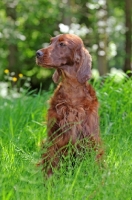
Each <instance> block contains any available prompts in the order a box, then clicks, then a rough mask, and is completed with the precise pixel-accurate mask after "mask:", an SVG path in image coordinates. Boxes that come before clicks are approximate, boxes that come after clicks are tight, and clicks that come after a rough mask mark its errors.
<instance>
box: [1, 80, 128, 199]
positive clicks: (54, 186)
mask: <svg viewBox="0 0 132 200" xmlns="http://www.w3.org/2000/svg"><path fill="white" fill-rule="evenodd" d="M93 85H94V88H95V89H96V91H97V95H98V99H99V102H100V110H99V112H100V127H101V136H102V138H103V141H104V146H105V158H104V159H105V163H106V168H105V169H100V168H99V167H98V166H97V165H96V164H95V162H94V154H93V155H92V156H91V157H89V156H87V155H86V156H85V158H84V159H83V160H82V162H77V163H76V164H75V167H74V170H73V169H72V166H71V165H72V164H71V160H70V159H69V158H67V160H66V165H67V167H65V166H64V165H65V164H62V166H61V168H60V170H59V171H56V172H55V174H54V175H53V176H52V177H51V178H50V179H49V180H46V179H44V178H43V175H42V172H41V169H40V168H37V167H36V165H35V164H36V162H37V161H38V160H39V158H40V154H41V150H40V143H41V140H42V139H43V138H45V137H46V131H47V130H46V123H45V121H46V112H47V108H48V103H47V99H49V98H50V96H51V94H49V93H43V95H40V94H38V95H34V96H33V95H28V96H26V95H23V96H21V98H17V99H10V98H8V99H2V98H0V199H2V200H10V199H13V200H16V199H17V200H19V199H20V200H26V199H27V200H30V199H31V200H37V199H39V200H41V199H44V200H61V199H62V200H81V199H82V200H88V199H97V200H98V199H99V200H100V199H101V200H107V199H108V200H118V199H119V200H125V199H127V200H131V199H132V153H131V152H132V80H131V79H129V80H126V79H125V80H122V81H120V82H116V78H111V77H107V78H106V79H105V80H103V81H98V82H94V83H93Z"/></svg>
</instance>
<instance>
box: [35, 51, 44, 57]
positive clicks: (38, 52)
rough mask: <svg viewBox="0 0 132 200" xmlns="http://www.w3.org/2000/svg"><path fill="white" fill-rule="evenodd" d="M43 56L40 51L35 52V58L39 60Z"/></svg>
mask: <svg viewBox="0 0 132 200" xmlns="http://www.w3.org/2000/svg"><path fill="white" fill-rule="evenodd" d="M43 55H44V53H43V52H42V51H40V50H38V51H37V52H36V56H37V58H39V57H41V56H43Z"/></svg>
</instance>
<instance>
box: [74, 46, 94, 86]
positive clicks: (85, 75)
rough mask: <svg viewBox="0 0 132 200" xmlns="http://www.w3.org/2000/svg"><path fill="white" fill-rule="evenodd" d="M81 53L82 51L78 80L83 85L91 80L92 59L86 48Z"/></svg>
mask: <svg viewBox="0 0 132 200" xmlns="http://www.w3.org/2000/svg"><path fill="white" fill-rule="evenodd" d="M80 51H81V57H80V62H79V68H78V70H77V80H78V81H79V82H80V83H81V84H83V83H85V82H86V81H87V80H89V79H90V78H91V75H92V73H91V63H92V58H91V56H90V54H89V52H88V51H87V50H86V49H85V48H84V47H82V48H81V50H80ZM79 56H80V53H79Z"/></svg>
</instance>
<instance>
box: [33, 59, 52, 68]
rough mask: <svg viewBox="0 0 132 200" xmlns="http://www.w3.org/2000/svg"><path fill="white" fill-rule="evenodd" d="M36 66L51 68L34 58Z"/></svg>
mask: <svg viewBox="0 0 132 200" xmlns="http://www.w3.org/2000/svg"><path fill="white" fill-rule="evenodd" d="M36 64H37V65H38V66H41V67H44V68H53V67H52V66H51V65H50V64H49V63H43V62H42V61H41V60H40V59H38V58H36Z"/></svg>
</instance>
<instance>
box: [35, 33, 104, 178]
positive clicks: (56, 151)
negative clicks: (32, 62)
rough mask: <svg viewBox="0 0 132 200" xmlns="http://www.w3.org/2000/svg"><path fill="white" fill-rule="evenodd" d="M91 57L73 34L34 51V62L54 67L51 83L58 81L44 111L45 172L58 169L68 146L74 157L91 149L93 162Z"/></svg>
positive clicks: (96, 136) (95, 128)
mask: <svg viewBox="0 0 132 200" xmlns="http://www.w3.org/2000/svg"><path fill="white" fill-rule="evenodd" d="M91 60H92V59H91V56H90V54H89V52H88V51H87V50H86V49H85V47H84V44H83V41H82V40H81V38H79V37H78V36H76V35H74V34H61V35H58V36H56V37H53V38H51V40H50V45H49V46H48V47H46V48H43V49H40V50H38V51H37V52H36V63H37V65H40V66H42V67H44V68H54V69H55V72H54V74H53V81H54V82H55V83H57V82H58V81H59V79H60V78H61V81H60V83H59V85H58V87H57V89H56V90H55V92H54V95H53V97H52V98H51V101H50V108H49V110H48V122H47V126H48V138H47V140H48V142H49V143H50V146H49V147H48V148H47V152H46V153H44V154H43V156H42V157H43V160H42V163H43V164H44V163H47V165H46V168H45V170H46V173H47V175H48V176H50V175H51V174H52V173H53V168H56V167H58V166H59V160H60V158H61V157H62V156H66V155H67V154H68V144H69V143H71V144H72V146H74V147H75V148H74V150H73V151H74V152H73V153H74V154H75V155H76V156H77V152H78V151H81V150H82V151H83V149H84V148H86V149H87V148H89V149H90V148H91V147H92V148H94V149H95V151H96V152H97V156H96V159H97V160H99V158H100V157H101V156H102V154H103V150H100V143H101V139H100V132H99V117H98V100H97V97H96V93H95V91H94V89H93V88H92V86H91V85H90V84H89V83H88V82H87V81H88V80H89V79H90V77H91Z"/></svg>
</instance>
